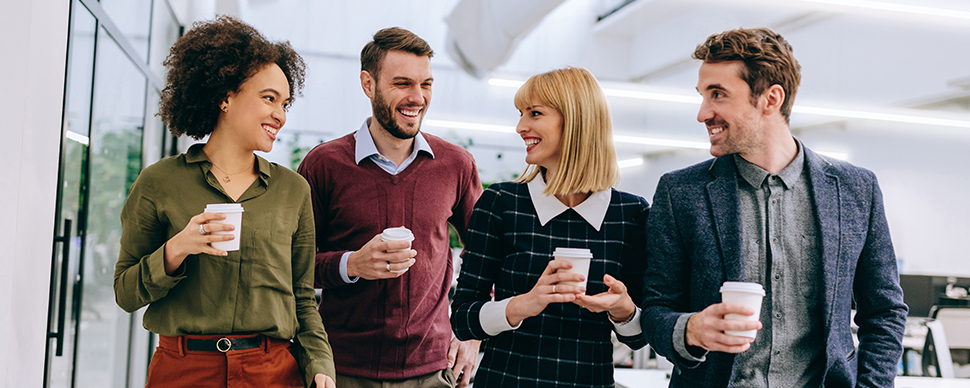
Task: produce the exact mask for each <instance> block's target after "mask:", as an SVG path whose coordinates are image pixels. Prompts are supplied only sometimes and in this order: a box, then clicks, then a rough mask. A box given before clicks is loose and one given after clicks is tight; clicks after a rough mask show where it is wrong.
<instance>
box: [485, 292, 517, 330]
mask: <svg viewBox="0 0 970 388" xmlns="http://www.w3.org/2000/svg"><path fill="white" fill-rule="evenodd" d="M511 300H512V298H505V299H502V300H500V301H497V302H496V301H489V302H485V305H484V306H482V310H481V312H479V315H478V321H479V322H480V323H481V325H482V330H484V331H485V334H488V335H490V336H493V337H494V336H496V335H499V334H500V333H502V332H503V331H509V330H515V329H518V328H519V326H522V323H521V322H519V324H518V325H516V326H515V327H512V325H509V319H508V318H506V317H505V308H506V307H508V305H509V302H510V301H511Z"/></svg>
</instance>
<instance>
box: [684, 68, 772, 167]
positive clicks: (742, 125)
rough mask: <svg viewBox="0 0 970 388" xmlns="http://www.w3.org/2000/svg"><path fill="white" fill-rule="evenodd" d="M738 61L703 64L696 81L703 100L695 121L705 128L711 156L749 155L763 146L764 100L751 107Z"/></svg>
mask: <svg viewBox="0 0 970 388" xmlns="http://www.w3.org/2000/svg"><path fill="white" fill-rule="evenodd" d="M743 67H744V64H743V63H742V62H740V61H727V62H713V63H710V62H705V63H703V64H701V68H700V71H699V72H698V78H697V91H698V92H699V93H700V94H701V96H702V97H703V102H702V103H701V107H700V111H698V113H697V121H699V122H701V123H704V124H705V125H706V126H707V134H708V136H709V137H710V141H711V155H713V156H715V157H719V156H724V155H730V154H735V153H737V154H741V156H745V155H746V154H751V153H755V152H759V150H761V149H762V148H763V147H765V146H766V144H765V143H766V138H765V129H764V118H763V117H762V116H763V115H762V112H763V111H764V109H762V107H763V105H764V104H765V99H764V98H760V97H759V98H757V100H756V101H757V105H753V104H752V103H751V101H752V100H751V88H750V87H749V86H748V84H747V83H746V82H745V81H744V80H743V79H741V77H740V74H741V70H742V69H743Z"/></svg>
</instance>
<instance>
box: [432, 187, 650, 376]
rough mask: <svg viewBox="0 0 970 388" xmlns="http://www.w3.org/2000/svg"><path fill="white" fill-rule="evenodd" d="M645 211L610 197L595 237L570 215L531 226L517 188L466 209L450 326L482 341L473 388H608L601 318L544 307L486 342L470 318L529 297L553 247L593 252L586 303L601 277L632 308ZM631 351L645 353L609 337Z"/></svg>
mask: <svg viewBox="0 0 970 388" xmlns="http://www.w3.org/2000/svg"><path fill="white" fill-rule="evenodd" d="M648 208H649V205H648V204H647V201H646V200H645V199H643V198H642V197H639V196H636V195H633V194H629V193H624V192H620V191H617V190H612V196H611V200H610V205H609V209H608V210H607V212H606V217H605V219H604V220H603V225H602V227H601V228H600V230H599V231H596V229H594V228H593V227H592V226H590V225H589V224H588V223H587V222H586V220H585V219H583V217H582V216H580V215H579V214H578V213H576V211H574V210H573V209H568V210H566V211H565V212H564V213H562V214H559V215H558V216H556V217H555V218H553V219H552V220H551V221H549V222H548V223H547V224H546V225H545V226H542V225H540V223H539V219H538V216H537V215H536V210H535V206H534V205H533V203H532V198H531V196H530V195H529V189H528V185H527V184H525V183H513V182H506V183H498V184H493V185H491V186H490V187H489V188H488V189H487V190H486V191H485V193H484V194H482V196H481V198H480V199H479V200H478V203H477V204H476V205H475V210H474V212H473V213H472V217H471V222H470V226H469V229H468V241H467V243H466V244H465V252H464V260H463V262H462V266H461V275H459V277H458V289H457V292H456V294H455V299H454V302H453V304H452V310H453V313H452V316H451V324H452V327H453V329H454V331H455V335H456V336H457V337H458V338H459V339H461V340H469V339H480V340H484V343H483V350H484V352H485V357H484V359H482V362H481V364H480V366H479V369H478V372H477V374H476V376H475V382H474V384H475V386H476V387H612V386H613V347H612V343H611V341H610V332H611V331H613V328H614V326H613V324H612V323H611V322H610V321H609V318H608V317H607V314H606V313H605V312H603V313H593V312H590V311H589V310H586V309H583V308H580V307H579V306H577V305H576V304H574V303H553V304H550V305H549V306H547V307H546V309H545V310H543V311H542V313H540V314H539V315H537V316H535V317H530V318H526V319H525V320H524V321H523V322H522V324H521V326H519V328H517V329H515V330H512V331H505V332H502V333H500V334H498V335H496V336H494V337H490V336H489V335H488V334H486V333H485V331H483V330H482V326H481V322H480V318H479V312H480V311H481V308H482V306H483V305H484V304H485V302H487V301H490V300H492V298H491V295H490V294H491V292H492V287H493V286H494V288H495V300H503V299H505V298H510V297H512V296H515V295H520V294H524V293H527V292H529V291H530V290H531V289H532V287H533V286H535V284H536V282H537V281H538V279H539V276H540V275H541V274H542V271H543V270H545V268H546V265H547V264H548V263H549V261H550V260H552V252H553V250H555V249H556V247H566V248H588V249H590V250H591V251H592V252H593V260H592V262H591V264H590V269H589V276H588V281H587V287H586V289H587V291H586V293H587V294H588V295H595V294H598V293H601V292H605V291H607V289H608V288H607V287H606V285H605V284H603V275H604V274H607V273H608V274H610V275H612V276H613V277H616V278H617V279H619V280H621V281H622V282H623V283H624V284H625V285H626V286H627V288H628V290H629V293H630V296H631V297H632V298H633V301H634V303H636V304H637V305H639V303H640V301H641V294H642V288H643V272H644V269H645V266H646V262H645V261H646V256H645V245H644V244H645V243H644V240H645V237H646V235H645V234H644V226H645V222H646V216H647V210H648ZM619 339H620V341H622V342H623V343H625V344H627V345H629V346H630V347H632V348H634V349H638V348H641V347H643V346H645V345H646V344H647V340H646V338H645V337H644V335H643V334H642V333H641V334H639V335H636V336H633V337H623V336H619Z"/></svg>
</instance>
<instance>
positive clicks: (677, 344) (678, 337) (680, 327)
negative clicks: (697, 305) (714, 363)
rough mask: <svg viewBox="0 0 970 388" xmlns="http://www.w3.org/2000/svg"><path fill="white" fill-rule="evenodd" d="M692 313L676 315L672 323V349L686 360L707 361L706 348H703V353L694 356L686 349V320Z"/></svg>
mask: <svg viewBox="0 0 970 388" xmlns="http://www.w3.org/2000/svg"><path fill="white" fill-rule="evenodd" d="M693 315H694V314H693V313H690V314H683V315H681V316H680V317H677V322H675V323H674V334H673V338H672V339H673V341H674V350H676V351H677V354H678V355H680V356H681V357H683V358H684V359H686V360H688V361H694V362H704V361H707V351H706V350H704V353H703V354H701V355H700V357H694V355H693V354H690V352H689V351H687V320H688V319H690V317H691V316H693Z"/></svg>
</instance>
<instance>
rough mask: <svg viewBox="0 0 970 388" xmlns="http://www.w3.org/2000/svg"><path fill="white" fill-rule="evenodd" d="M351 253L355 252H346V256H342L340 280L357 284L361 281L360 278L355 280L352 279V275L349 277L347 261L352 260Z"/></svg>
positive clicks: (355, 277) (356, 277)
mask: <svg viewBox="0 0 970 388" xmlns="http://www.w3.org/2000/svg"><path fill="white" fill-rule="evenodd" d="M351 253H354V251H347V252H344V254H343V255H341V256H340V279H342V280H343V281H344V283H347V284H351V283H357V281H358V280H360V277H358V276H354V278H353V279H351V278H350V275H347V260H349V259H350V254H351Z"/></svg>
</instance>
